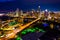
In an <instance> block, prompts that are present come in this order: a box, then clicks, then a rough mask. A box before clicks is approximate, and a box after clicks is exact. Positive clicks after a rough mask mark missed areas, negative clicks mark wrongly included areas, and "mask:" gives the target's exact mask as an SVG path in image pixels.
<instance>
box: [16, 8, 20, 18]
mask: <svg viewBox="0 0 60 40" xmlns="http://www.w3.org/2000/svg"><path fill="white" fill-rule="evenodd" d="M15 13H16V17H19V9H18V8H17V10H16V11H15Z"/></svg>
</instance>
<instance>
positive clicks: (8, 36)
mask: <svg viewBox="0 0 60 40" xmlns="http://www.w3.org/2000/svg"><path fill="white" fill-rule="evenodd" d="M38 20H40V18H37V19H36V20H34V21H32V22H30V23H28V24H26V25H23V26H21V25H20V24H18V25H19V28H17V29H15V30H12V32H11V33H8V34H7V35H5V37H4V38H5V39H6V40H8V39H10V38H14V37H15V35H16V34H17V33H18V32H21V31H22V30H24V29H25V28H27V27H29V26H30V25H32V24H33V23H35V22H37V21H38ZM18 25H17V26H18ZM4 38H2V39H0V40H4Z"/></svg>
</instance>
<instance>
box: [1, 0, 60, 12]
mask: <svg viewBox="0 0 60 40" xmlns="http://www.w3.org/2000/svg"><path fill="white" fill-rule="evenodd" d="M38 6H41V10H45V9H48V10H51V11H60V0H0V11H2V10H16V8H19V9H20V10H24V11H27V10H31V9H35V10H37V9H38V8H37V7H38Z"/></svg>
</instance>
